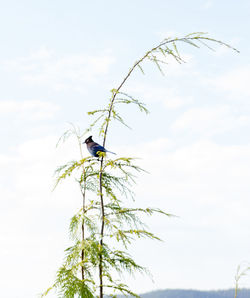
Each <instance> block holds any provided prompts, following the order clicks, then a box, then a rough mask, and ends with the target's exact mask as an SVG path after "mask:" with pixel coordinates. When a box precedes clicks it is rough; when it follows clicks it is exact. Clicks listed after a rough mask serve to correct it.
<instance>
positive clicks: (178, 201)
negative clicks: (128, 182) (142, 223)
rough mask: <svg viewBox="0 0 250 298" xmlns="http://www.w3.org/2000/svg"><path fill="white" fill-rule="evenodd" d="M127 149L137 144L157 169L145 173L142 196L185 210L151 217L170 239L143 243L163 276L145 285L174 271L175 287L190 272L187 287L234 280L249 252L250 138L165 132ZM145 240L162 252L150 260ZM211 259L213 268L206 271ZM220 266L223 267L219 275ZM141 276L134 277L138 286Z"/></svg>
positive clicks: (147, 165)
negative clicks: (218, 140) (185, 137)
mask: <svg viewBox="0 0 250 298" xmlns="http://www.w3.org/2000/svg"><path fill="white" fill-rule="evenodd" d="M122 150H123V149H122V148H120V150H119V148H118V149H116V151H117V152H119V151H122ZM124 150H126V153H127V154H128V155H131V156H133V153H134V152H135V151H136V152H137V155H138V156H140V157H141V158H142V160H141V161H140V160H139V161H138V162H141V166H142V167H143V168H144V169H146V170H147V171H149V173H150V174H149V175H147V174H145V175H141V177H140V178H139V179H138V181H137V187H136V193H137V204H138V205H140V206H145V207H146V206H153V207H155V206H157V207H159V208H161V209H164V210H165V211H167V212H170V213H173V214H175V215H178V216H180V217H179V218H178V219H166V218H164V217H160V216H158V217H157V220H155V218H154V217H153V218H152V220H148V221H147V222H148V223H149V226H150V228H151V230H152V231H154V232H156V233H157V234H158V235H159V236H160V237H161V238H162V239H163V240H164V241H165V242H166V244H165V245H164V244H161V245H160V246H158V245H157V244H155V243H154V244H151V243H148V242H147V243H141V244H138V246H137V247H138V249H137V254H138V256H139V261H141V262H142V263H144V264H145V265H146V266H149V267H150V268H151V269H152V271H153V273H154V276H155V279H156V284H154V285H153V284H151V283H150V281H148V282H147V287H148V288H145V291H146V290H147V289H152V287H153V288H159V285H160V284H161V285H164V280H165V278H166V276H168V287H170V288H175V287H178V282H179V278H181V280H182V279H183V280H185V276H186V275H187V274H190V272H192V276H191V275H190V278H189V280H188V281H187V282H184V285H183V287H194V288H195V287H196V284H197V280H198V281H199V288H201V289H202V288H204V289H209V288H210V289H211V288H223V287H225V288H226V287H231V286H232V285H231V282H232V276H233V274H234V272H235V271H234V270H235V267H236V265H237V263H239V262H240V261H241V260H242V259H248V258H249V248H250V242H249V231H248V222H249V214H248V213H249V212H248V211H249V208H250V201H249V196H250V189H249V182H248V180H249V176H250V145H245V146H238V145H234V146H221V145H218V144H215V143H214V142H212V141H208V140H203V141H197V142H196V143H193V144H191V145H188V146H187V145H185V146H180V147H178V146H177V144H175V142H173V141H171V140H169V139H164V138H163V139H157V140H153V141H151V142H147V143H143V144H138V145H137V146H136V148H135V146H134V145H133V146H131V147H127V148H126V149H124ZM143 245H144V246H143ZM145 245H146V247H147V249H146V251H147V250H148V251H150V250H154V252H155V253H154V255H151V258H150V260H145V254H146V251H145ZM143 247H144V255H143V256H140V251H141V250H142V249H143ZM183 247H185V250H184V251H183ZM157 251H158V253H157ZM194 254H195V258H194ZM136 256H137V255H136ZM163 256H165V258H164V259H163ZM218 262H219V263H218ZM156 264H157V265H156ZM159 264H162V265H159ZM216 264H217V265H216ZM218 264H219V266H218ZM167 265H169V266H167ZM203 266H206V268H207V273H205V272H204V274H202V276H201V272H203V271H202V267H203ZM214 266H218V267H216V272H215V273H214V274H212V275H211V272H214V270H213V269H214ZM168 267H169V269H168ZM173 268H176V271H174V273H173ZM180 268H182V269H181V270H180ZM190 268H191V269H190ZM225 268H227V270H226V272H225ZM182 270H184V271H185V273H182ZM172 274H174V276H175V278H172V277H171V276H172ZM222 274H223V279H221V275H222ZM207 279H208V280H209V282H207ZM136 282H138V280H136ZM136 282H134V281H133V280H132V281H131V284H132V285H133V286H135V287H136Z"/></svg>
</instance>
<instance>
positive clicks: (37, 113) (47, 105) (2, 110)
mask: <svg viewBox="0 0 250 298" xmlns="http://www.w3.org/2000/svg"><path fill="white" fill-rule="evenodd" d="M59 109H60V107H59V106H58V105H56V104H54V103H51V102H47V101H41V100H24V101H14V100H3V101H0V115H1V114H2V115H8V117H9V116H10V115H12V114H14V115H15V116H16V117H19V118H22V119H29V120H41V119H48V118H52V117H53V116H54V115H55V113H56V112H57V111H58V110H59Z"/></svg>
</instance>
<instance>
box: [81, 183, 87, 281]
mask: <svg viewBox="0 0 250 298" xmlns="http://www.w3.org/2000/svg"><path fill="white" fill-rule="evenodd" d="M85 194H86V191H85V184H84V191H83V192H82V197H83V200H82V213H83V219H82V243H84V240H85V225H84V214H85ZM84 258H85V251H84V248H83V249H82V254H81V261H82V280H84V277H85V276H84Z"/></svg>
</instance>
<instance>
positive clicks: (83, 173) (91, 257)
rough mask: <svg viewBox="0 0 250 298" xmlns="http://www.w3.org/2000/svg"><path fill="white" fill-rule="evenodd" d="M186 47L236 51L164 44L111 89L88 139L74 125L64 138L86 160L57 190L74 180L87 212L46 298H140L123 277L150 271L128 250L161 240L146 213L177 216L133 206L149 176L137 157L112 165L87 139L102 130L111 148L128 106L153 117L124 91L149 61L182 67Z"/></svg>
mask: <svg viewBox="0 0 250 298" xmlns="http://www.w3.org/2000/svg"><path fill="white" fill-rule="evenodd" d="M180 42H184V43H187V44H189V45H191V46H194V47H197V48H198V47H199V46H200V45H205V46H207V47H209V48H210V49H211V47H210V45H208V44H207V43H208V42H214V43H217V44H220V45H224V46H227V47H230V46H229V45H227V44H225V43H223V42H221V41H217V40H214V39H211V38H208V37H206V36H205V35H204V34H203V33H192V34H190V35H187V36H185V37H183V38H174V39H169V38H168V39H165V40H163V41H162V42H161V43H160V44H158V45H157V46H156V47H154V48H152V49H151V50H149V51H148V52H146V54H145V55H144V56H143V57H142V58H141V59H139V60H138V61H136V62H135V64H134V65H133V66H132V68H131V69H130V70H129V72H128V74H127V75H126V76H125V78H124V79H123V81H122V82H121V84H120V85H119V86H118V87H117V88H114V89H112V90H111V96H110V98H109V101H108V104H107V106H106V107H104V108H101V109H97V110H94V111H91V112H88V115H90V116H91V117H94V120H93V122H92V123H91V124H90V126H89V127H88V128H87V129H86V131H85V133H84V134H81V132H80V130H79V129H76V128H75V127H74V126H73V125H72V126H71V128H70V129H69V130H68V131H66V133H64V135H63V136H62V137H61V138H60V140H59V141H63V142H64V141H65V140H66V139H67V138H68V137H70V136H72V135H74V136H75V137H76V139H77V142H78V145H79V149H80V157H81V158H80V159H79V160H77V161H71V162H69V163H67V164H65V165H63V166H61V167H59V168H58V169H57V170H56V173H55V174H56V183H55V187H56V186H57V185H58V184H59V183H61V182H62V181H64V180H65V179H66V178H68V177H71V176H73V177H74V178H75V181H76V183H78V184H79V187H80V192H81V195H82V208H81V209H80V210H79V211H78V212H77V213H76V214H75V215H74V216H73V217H72V219H71V221H70V226H69V234H70V238H71V240H72V242H73V245H72V246H71V247H69V248H67V249H66V250H65V260H64V263H63V265H62V266H61V267H60V268H59V270H58V272H57V277H56V281H55V283H54V285H53V286H52V287H51V288H49V289H48V290H47V291H46V292H45V293H44V294H43V296H46V295H47V294H48V293H49V292H50V290H51V289H52V288H54V289H56V290H58V294H59V296H61V297H65V298H71V297H72V298H73V297H85V298H88V297H95V296H96V295H97V293H98V292H99V297H100V298H102V297H103V295H104V290H105V291H106V289H107V292H108V294H109V295H110V296H111V297H116V295H117V293H121V294H124V295H126V296H127V295H132V296H134V297H139V296H138V295H137V294H135V293H133V292H132V291H131V290H130V289H129V288H128V287H127V285H126V284H123V283H122V282H121V281H120V278H122V274H123V273H124V272H128V273H130V274H134V273H135V272H136V271H138V272H146V273H147V270H146V269H145V268H144V267H142V266H140V265H138V264H137V263H136V262H135V261H134V260H133V258H132V257H131V256H130V255H129V254H128V253H127V252H125V251H124V249H129V245H130V244H131V243H132V242H133V241H134V240H136V239H140V238H149V239H153V240H160V239H159V238H158V237H157V236H156V235H154V234H153V233H152V232H150V231H149V230H148V229H147V227H146V226H145V224H144V223H143V222H142V221H141V215H142V214H144V215H148V216H152V215H154V214H155V213H156V214H162V215H165V216H171V214H169V213H166V212H164V211H162V210H160V209H158V208H130V207H128V205H127V200H128V199H134V193H133V191H132V186H133V184H134V183H135V181H136V174H140V173H142V172H145V171H144V170H143V169H142V168H141V167H139V166H138V165H137V164H136V159H134V158H131V157H119V158H116V159H113V160H112V159H107V158H106V154H105V153H103V152H99V154H98V155H99V158H98V159H96V158H93V157H90V156H88V157H83V154H82V142H83V137H84V135H85V134H86V133H87V132H89V131H91V130H92V129H93V128H94V127H97V128H98V129H99V134H100V136H102V137H103V146H105V142H106V138H107V134H108V129H109V125H110V123H111V122H112V121H118V122H119V123H121V124H122V125H125V126H127V127H128V125H127V123H126V121H125V120H124V119H123V117H122V116H121V114H120V112H119V111H120V109H121V105H122V104H126V105H133V106H136V107H137V108H138V109H139V111H140V112H143V113H146V114H147V113H148V110H147V108H146V106H145V104H144V103H143V102H141V101H139V100H138V99H136V98H134V97H133V96H131V95H129V94H127V93H125V92H123V91H121V89H122V87H123V85H124V84H125V82H126V81H127V80H128V78H129V77H130V75H131V73H132V72H133V71H134V70H135V69H137V68H138V69H139V70H141V71H142V72H143V73H144V71H143V67H142V64H143V62H144V61H145V60H149V61H150V62H153V64H155V65H156V67H157V68H158V69H159V70H160V72H162V73H163V70H162V64H165V63H166V59H165V58H166V57H168V56H171V57H173V58H174V59H175V60H176V61H177V62H178V63H183V62H184V60H183V59H182V58H181V56H180V54H179V50H178V49H177V43H180ZM230 48H231V47H230ZM234 50H235V49H234ZM86 195H87V197H86ZM118 247H119V248H120V247H121V249H118ZM118 277H119V278H118ZM98 278H99V280H98ZM117 278H118V279H117ZM110 291H111V292H110Z"/></svg>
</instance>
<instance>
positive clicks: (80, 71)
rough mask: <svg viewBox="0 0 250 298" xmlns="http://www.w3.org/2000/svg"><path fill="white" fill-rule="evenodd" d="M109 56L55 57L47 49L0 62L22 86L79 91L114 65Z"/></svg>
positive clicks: (112, 58)
mask: <svg viewBox="0 0 250 298" xmlns="http://www.w3.org/2000/svg"><path fill="white" fill-rule="evenodd" d="M114 60H115V59H114V57H112V56H111V55H110V54H102V55H97V56H93V55H86V54H75V55H72V54H71V55H65V56H61V57H60V56H58V55H56V53H55V52H53V51H49V50H48V49H47V48H41V49H40V50H38V51H36V52H32V53H31V54H30V55H29V56H27V57H21V58H18V59H13V60H8V61H4V62H2V64H3V66H4V68H5V69H6V70H8V71H11V72H17V73H19V75H20V78H21V80H22V81H23V82H25V83H27V84H34V85H47V86H50V87H52V88H53V89H55V90H62V89H74V90H78V91H82V90H83V86H82V84H83V83H91V82H94V81H95V79H96V77H97V76H98V75H104V74H107V72H108V70H109V67H110V65H111V64H112V63H114Z"/></svg>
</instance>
